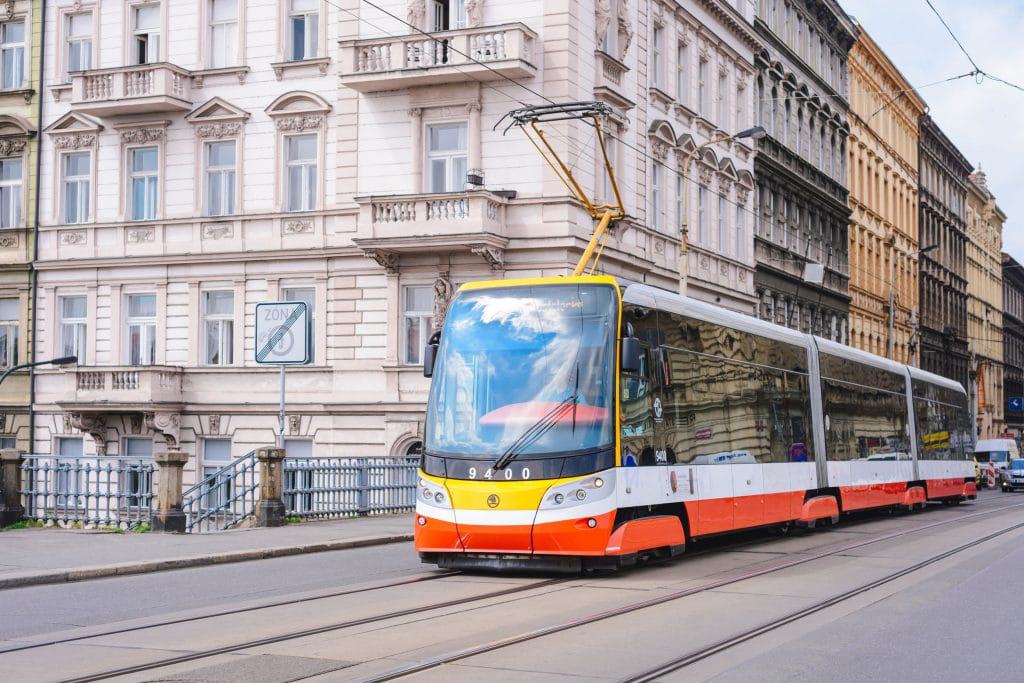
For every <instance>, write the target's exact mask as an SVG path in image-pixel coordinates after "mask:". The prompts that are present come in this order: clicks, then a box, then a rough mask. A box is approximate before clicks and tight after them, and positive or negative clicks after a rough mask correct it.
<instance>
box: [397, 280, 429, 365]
mask: <svg viewBox="0 0 1024 683" xmlns="http://www.w3.org/2000/svg"><path fill="white" fill-rule="evenodd" d="M402 294H403V296H402V329H403V338H404V340H405V344H404V350H403V354H402V362H404V363H405V364H407V365H422V364H423V347H424V346H426V344H427V339H429V338H430V333H431V332H432V331H433V329H434V291H433V289H432V288H431V287H405V288H404V289H403V290H402Z"/></svg>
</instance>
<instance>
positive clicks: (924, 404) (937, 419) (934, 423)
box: [914, 398, 971, 460]
mask: <svg viewBox="0 0 1024 683" xmlns="http://www.w3.org/2000/svg"><path fill="white" fill-rule="evenodd" d="M964 411H966V408H961V407H958V406H952V405H949V404H947V403H938V402H936V401H929V400H927V399H922V398H916V399H914V416H915V418H916V425H917V448H918V452H919V453H920V454H921V455H920V457H921V460H969V459H970V457H971V456H970V453H969V452H968V450H966V449H965V446H966V445H967V441H968V439H969V438H970V436H969V432H968V429H967V425H966V421H965V420H963V412H964Z"/></svg>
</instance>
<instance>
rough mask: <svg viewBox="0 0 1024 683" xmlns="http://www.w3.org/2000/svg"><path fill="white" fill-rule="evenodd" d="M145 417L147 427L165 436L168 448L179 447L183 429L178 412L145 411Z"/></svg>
mask: <svg viewBox="0 0 1024 683" xmlns="http://www.w3.org/2000/svg"><path fill="white" fill-rule="evenodd" d="M143 419H144V420H145V421H146V426H147V427H149V428H150V429H152V430H153V431H154V432H159V433H160V434H161V435H162V436H163V437H164V442H165V443H166V444H167V447H168V448H175V447H177V445H178V435H179V431H180V429H181V424H180V423H181V420H180V419H179V418H178V414H177V413H145V414H144V415H143Z"/></svg>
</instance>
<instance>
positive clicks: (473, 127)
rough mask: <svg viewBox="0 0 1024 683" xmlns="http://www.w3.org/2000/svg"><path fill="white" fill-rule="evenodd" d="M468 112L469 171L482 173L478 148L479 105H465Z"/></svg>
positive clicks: (473, 103) (480, 153) (475, 103)
mask: <svg viewBox="0 0 1024 683" xmlns="http://www.w3.org/2000/svg"><path fill="white" fill-rule="evenodd" d="M466 109H467V110H468V111H469V128H468V130H467V131H466V145H467V146H468V147H469V149H468V150H467V151H468V152H469V170H470V171H471V172H472V171H482V170H483V169H482V167H481V164H482V163H483V162H482V158H483V153H482V150H481V146H480V103H479V102H471V103H469V104H468V105H466Z"/></svg>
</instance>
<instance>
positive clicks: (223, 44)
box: [209, 0, 238, 69]
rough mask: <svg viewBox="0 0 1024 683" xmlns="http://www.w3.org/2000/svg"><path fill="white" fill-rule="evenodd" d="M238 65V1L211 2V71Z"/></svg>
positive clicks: (221, 0) (220, 0) (213, 0)
mask: <svg viewBox="0 0 1024 683" xmlns="http://www.w3.org/2000/svg"><path fill="white" fill-rule="evenodd" d="M237 63H238V0H210V54H209V65H210V68H211V69H223V68H224V67H228V66H234V65H235V64H237Z"/></svg>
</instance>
